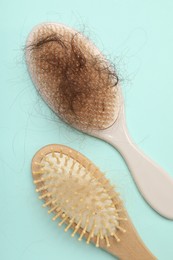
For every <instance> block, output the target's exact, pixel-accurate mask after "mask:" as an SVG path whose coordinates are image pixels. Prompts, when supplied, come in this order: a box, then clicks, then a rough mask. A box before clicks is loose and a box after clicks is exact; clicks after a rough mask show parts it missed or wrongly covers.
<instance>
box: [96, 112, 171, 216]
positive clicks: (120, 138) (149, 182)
mask: <svg viewBox="0 0 173 260" xmlns="http://www.w3.org/2000/svg"><path fill="white" fill-rule="evenodd" d="M95 136H97V137H99V138H101V139H104V140H105V141H107V142H108V143H110V144H112V145H113V146H114V147H115V148H116V149H117V150H118V151H119V152H120V153H121V155H122V156H123V158H124V160H125V161H126V163H127V165H128V168H129V170H130V172H131V174H132V176H133V178H134V180H135V182H136V185H137V187H138V189H139V190H140V192H141V194H142V195H143V197H144V198H145V200H146V201H147V202H148V203H149V204H150V205H151V207H152V208H153V209H154V210H156V211H157V212H158V213H159V214H160V215H162V216H164V217H166V218H169V219H173V179H172V178H171V177H170V176H169V175H168V174H167V173H166V172H165V171H164V170H163V169H162V168H161V167H160V166H158V165H157V164H155V163H154V162H153V161H152V160H151V159H149V158H148V157H147V156H146V155H145V154H144V153H143V152H142V151H141V150H139V149H138V148H137V147H136V145H135V144H134V143H133V142H132V141H131V139H130V137H129V134H128V131H127V128H126V123H125V119H124V109H123V108H122V109H121V112H120V115H119V118H118V119H117V122H115V123H114V124H113V125H112V126H111V127H110V128H108V129H106V130H101V131H99V132H97V134H95Z"/></svg>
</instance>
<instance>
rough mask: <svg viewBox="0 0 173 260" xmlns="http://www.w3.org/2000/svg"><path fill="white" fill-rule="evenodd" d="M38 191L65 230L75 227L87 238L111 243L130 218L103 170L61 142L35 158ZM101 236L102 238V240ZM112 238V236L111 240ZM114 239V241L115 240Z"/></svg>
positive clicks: (108, 244) (44, 150)
mask: <svg viewBox="0 0 173 260" xmlns="http://www.w3.org/2000/svg"><path fill="white" fill-rule="evenodd" d="M32 173H33V178H34V183H35V184H36V191H37V192H40V196H39V198H40V199H44V200H45V204H44V205H43V206H44V207H46V206H48V207H49V211H48V213H51V212H53V213H54V217H53V220H56V218H58V217H60V218H61V222H60V223H59V226H61V225H62V224H63V223H64V222H65V223H66V225H67V226H66V228H65V231H67V230H68V229H69V228H72V229H73V233H72V236H74V235H75V233H79V235H80V236H79V240H81V239H82V237H83V236H85V237H86V242H87V243H89V242H90V240H91V241H92V242H94V243H95V244H96V246H97V247H98V246H99V245H100V243H102V244H105V245H106V246H107V247H109V246H110V245H111V244H110V238H111V239H112V238H114V239H115V240H116V241H117V242H119V241H120V239H119V232H120V233H121V232H125V229H124V228H123V222H124V221H125V220H127V218H126V213H125V210H124V209H123V205H122V202H121V200H120V198H119V196H118V194H117V193H116V192H115V191H114V187H113V186H111V184H110V183H109V181H108V180H107V179H106V178H105V176H104V175H103V173H101V172H100V170H99V169H98V168H97V167H96V166H95V165H94V164H93V163H92V162H91V161H89V160H88V159H87V158H86V157H84V156H83V155H82V154H80V153H78V152H76V151H74V150H72V149H70V148H68V147H65V146H62V145H49V146H46V147H44V148H42V149H41V150H40V151H38V152H37V153H36V155H35V156H34V158H33V161H32ZM100 240H102V242H100ZM111 241H112V240H111ZM113 242H115V241H113Z"/></svg>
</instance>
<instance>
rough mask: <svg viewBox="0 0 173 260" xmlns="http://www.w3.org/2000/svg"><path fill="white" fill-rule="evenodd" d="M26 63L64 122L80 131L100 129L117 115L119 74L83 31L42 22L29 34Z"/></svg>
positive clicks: (48, 100) (45, 97) (39, 87)
mask: <svg viewBox="0 0 173 260" xmlns="http://www.w3.org/2000/svg"><path fill="white" fill-rule="evenodd" d="M26 61H27V65H28V69H29V72H30V75H31V78H32V80H33V82H34V84H35V85H36V87H37V89H38V91H39V93H40V94H41V96H42V97H43V99H44V100H45V101H46V102H47V103H48V105H49V106H50V107H51V108H52V110H53V111H54V112H55V113H57V114H58V115H59V116H60V117H61V118H62V119H63V120H64V121H65V122H67V123H69V124H70V125H72V126H74V127H76V128H78V129H81V130H86V129H104V128H107V127H109V126H110V125H111V124H112V123H113V122H114V121H115V120H116V118H117V115H118V108H119V96H118V92H117V89H118V88H117V84H118V76H117V75H116V73H115V70H114V68H113V66H111V64H110V63H109V62H108V61H107V60H106V58H105V57H104V56H103V55H102V54H101V53H100V52H99V51H98V49H97V48H96V47H95V45H94V44H92V43H91V42H90V41H89V40H88V39H87V38H86V37H85V36H83V35H82V34H81V33H79V32H76V31H74V30H72V29H70V28H68V27H65V26H64V25H60V24H43V25H40V26H38V27H36V28H35V29H34V30H33V31H32V32H31V34H30V36H29V39H28V42H27V45H26Z"/></svg>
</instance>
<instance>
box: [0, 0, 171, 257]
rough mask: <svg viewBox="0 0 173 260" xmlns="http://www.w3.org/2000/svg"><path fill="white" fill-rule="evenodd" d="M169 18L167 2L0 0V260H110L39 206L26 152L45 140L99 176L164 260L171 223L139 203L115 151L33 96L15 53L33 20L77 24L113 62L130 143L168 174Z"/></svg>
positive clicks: (168, 254)
mask: <svg viewBox="0 0 173 260" xmlns="http://www.w3.org/2000/svg"><path fill="white" fill-rule="evenodd" d="M172 13H173V1H172V0H159V1H158V0H157V1H156V0H153V1H149V0H146V1H141V0H140V1H139V0H131V1H130V0H121V1H117V0H114V1H113V0H107V1H98V0H96V1H91V0H87V1H79V0H78V1H77V0H73V1H69V0H64V1H58V0H56V1H54V0H49V1H40V0H37V1H34V0H31V1H23V0H16V1H9V0H6V1H5V0H1V1H0V33H1V41H0V58H1V62H0V89H1V92H0V93H1V94H0V107H1V109H0V113H1V114H0V118H1V120H0V147H1V152H0V169H1V170H0V183H1V187H0V194H1V213H0V259H1V260H23V259H24V260H30V259H32V260H38V259H42V260H47V259H65V260H66V259H71V260H73V259H75V260H77V259H83V260H88V259H90V260H92V259H99V260H102V259H113V257H112V256H111V255H109V254H107V253H106V252H104V251H102V250H99V249H97V248H95V247H94V246H86V244H85V243H84V242H82V243H80V244H79V242H78V241H77V239H72V238H71V237H70V235H69V234H66V233H64V231H63V229H62V228H61V229H58V228H57V226H56V223H53V222H52V221H51V217H50V216H49V215H47V213H46V209H42V207H41V201H39V200H38V199H37V194H36V193H35V191H34V185H33V183H32V178H31V172H30V163H31V158H32V156H33V155H34V153H35V152H36V151H37V150H38V149H39V148H41V147H42V146H44V145H47V144H50V143H61V144H66V145H68V146H71V147H73V148H75V149H77V150H79V151H81V152H82V153H84V154H85V155H86V156H88V157H89V158H90V159H91V160H92V161H93V162H94V163H95V164H97V165H98V166H100V168H101V169H102V170H103V171H106V172H107V176H108V177H109V178H110V179H111V180H112V183H114V184H116V187H117V189H118V190H119V192H120V193H121V196H122V198H123V200H124V202H125V205H126V208H127V210H128V212H129V214H130V216H131V219H132V220H133V223H134V225H135V226H136V228H137V230H138V232H139V233H140V235H141V238H142V239H143V241H144V242H145V243H146V245H147V246H148V248H150V250H151V251H152V252H153V254H155V255H156V256H157V257H158V259H159V260H172V259H173V246H172V239H173V235H172V234H173V222H172V221H169V220H166V219H164V218H163V217H161V216H159V215H158V214H157V213H156V212H154V211H153V210H152V209H151V208H150V207H149V206H148V205H147V204H146V202H145V201H144V200H143V199H142V198H141V196H140V194H139V192H138V191H137V188H136V187H135V185H134V183H133V180H132V178H131V176H130V174H129V171H128V170H127V168H126V165H125V163H124V162H123V160H122V158H121V157H120V155H119V154H118V153H117V151H116V150H115V149H113V148H112V147H111V146H110V145H109V144H106V143H104V142H103V141H101V140H97V139H95V138H92V137H90V136H87V135H84V134H81V133H78V132H77V131H75V130H74V129H71V128H70V127H67V126H66V125H65V124H64V123H62V122H61V121H60V120H58V119H57V118H56V117H55V116H54V115H53V114H52V112H51V111H50V110H49V108H48V107H47V106H46V105H45V104H44V103H43V102H42V101H41V99H40V97H39V96H38V95H37V94H36V91H35V89H34V86H33V85H32V83H31V81H30V79H29V77H28V74H27V71H26V66H25V62H24V54H23V51H22V48H23V46H24V44H25V40H26V37H27V35H28V33H29V32H30V31H31V29H32V27H33V26H35V25H36V24H38V23H41V22H45V21H53V22H54V21H55V22H56V21H57V22H61V23H65V24H67V25H69V26H73V27H75V28H77V29H83V28H84V27H85V31H86V32H89V35H90V37H91V39H93V40H94V41H95V43H96V44H97V45H98V46H99V48H100V49H101V50H102V51H104V53H105V54H107V55H108V56H109V57H110V58H111V59H112V60H113V61H115V63H116V65H117V68H118V71H119V73H120V75H121V78H122V88H123V92H124V96H125V104H126V115H127V123H128V127H129V131H130V133H131V135H132V136H133V139H134V140H135V141H136V143H137V144H138V145H139V146H140V147H141V148H142V149H143V150H144V151H145V152H146V153H147V154H149V155H150V156H151V157H152V158H153V159H154V160H155V161H157V162H158V163H159V164H160V165H162V166H163V167H164V168H165V169H166V170H167V171H168V172H169V173H170V175H171V176H173V160H172V147H173V117H172V113H173V101H172V97H173V75H172V68H173V48H172V46H173V29H172V25H173V16H172ZM83 25H84V26H83ZM139 170H140V169H139ZM69 233H70V232H69Z"/></svg>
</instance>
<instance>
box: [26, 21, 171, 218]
mask: <svg viewBox="0 0 173 260" xmlns="http://www.w3.org/2000/svg"><path fill="white" fill-rule="evenodd" d="M26 62H27V65H28V70H29V73H30V75H31V78H32V80H33V82H34V84H35V86H36V88H37V90H38V92H39V93H40V95H41V96H42V97H43V99H44V100H45V101H46V102H47V104H48V105H49V106H50V107H51V109H52V110H53V111H54V112H55V113H56V114H57V115H59V117H60V118H61V119H63V120H64V121H65V122H66V123H68V124H70V125H71V126H73V127H75V128H77V129H78V130H81V131H83V132H85V133H88V134H90V135H93V136H95V137H98V138H100V139H103V140H105V141H107V142H108V143H110V144H112V145H113V146H114V147H115V148H116V149H117V150H118V151H119V152H120V154H121V155H122V156H123V158H124V160H125V161H126V163H127V165H128V168H129V170H130V172H131V174H132V176H133V178H134V180H135V183H136V185H137V187H138V189H139V191H140V192H141V194H142V195H143V197H144V198H145V200H146V201H147V202H148V203H149V204H150V206H151V207H153V209H155V210H156V211H157V212H158V213H160V214H161V215H163V216H164V217H166V218H169V219H173V179H172V178H171V177H170V176H169V175H168V174H167V173H166V172H165V171H164V170H163V169H162V168H161V167H159V166H158V165H157V164H155V163H154V162H153V161H152V160H151V159H149V158H148V157H147V156H146V155H145V154H143V153H142V152H141V151H140V150H139V149H138V148H137V147H136V145H135V144H134V143H133V141H132V140H131V139H130V137H129V134H128V130H127V127H126V122H125V115H124V105H123V97H122V93H121V88H120V84H119V80H118V76H117V74H116V71H115V69H114V66H113V65H111V64H110V62H109V61H108V60H107V59H106V58H105V57H104V56H103V54H102V53H101V52H100V51H99V50H98V49H97V48H96V46H95V45H94V44H93V43H92V42H91V41H90V40H89V39H88V38H87V37H85V36H84V35H83V34H81V33H79V32H77V31H76V30H74V29H71V28H69V27H67V26H65V25H62V24H55V23H45V24H41V25H38V26H37V27H35V28H34V29H33V30H32V32H31V33H30V35H29V37H28V40H27V43H26Z"/></svg>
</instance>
